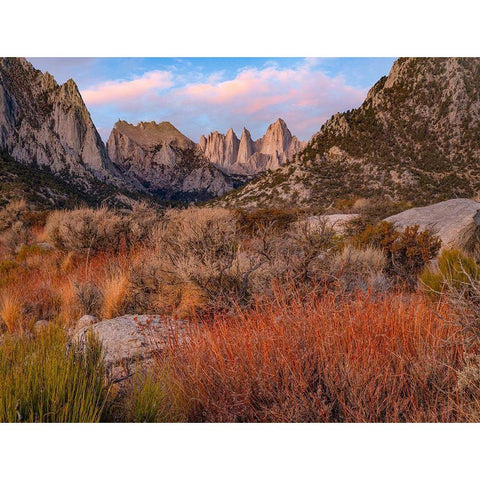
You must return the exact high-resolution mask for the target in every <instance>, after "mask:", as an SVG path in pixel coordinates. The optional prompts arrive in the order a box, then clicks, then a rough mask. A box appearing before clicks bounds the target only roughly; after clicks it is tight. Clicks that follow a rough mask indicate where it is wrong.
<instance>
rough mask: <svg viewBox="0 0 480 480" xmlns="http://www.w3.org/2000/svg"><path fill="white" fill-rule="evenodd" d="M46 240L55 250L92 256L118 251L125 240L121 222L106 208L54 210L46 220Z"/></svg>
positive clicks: (122, 220)
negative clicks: (101, 252)
mask: <svg viewBox="0 0 480 480" xmlns="http://www.w3.org/2000/svg"><path fill="white" fill-rule="evenodd" d="M45 231H46V235H47V238H48V240H49V241H50V242H51V243H52V245H54V246H55V247H56V248H58V249H59V250H62V251H64V252H77V253H81V254H91V253H92V254H93V253H96V252H100V251H112V250H118V248H119V247H120V245H121V242H122V240H123V239H124V237H125V233H126V227H125V221H124V219H123V218H122V217H121V216H119V215H117V214H116V213H114V212H113V211H111V210H108V209H107V208H101V209H98V210H94V209H90V208H80V209H77V210H71V211H55V212H53V213H52V214H51V215H50V216H49V217H48V219H47V223H46V225H45Z"/></svg>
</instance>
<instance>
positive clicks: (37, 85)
mask: <svg viewBox="0 0 480 480" xmlns="http://www.w3.org/2000/svg"><path fill="white" fill-rule="evenodd" d="M0 150H2V151H4V152H7V153H8V154H9V155H10V156H11V157H12V158H13V159H14V160H16V161H17V162H20V163H23V164H26V165H32V166H35V167H43V168H46V169H48V170H49V171H50V172H52V173H54V174H56V175H59V176H61V177H62V180H64V181H66V182H69V183H73V184H76V185H80V186H81V187H82V189H83V190H86V191H90V190H92V184H93V183H95V182H98V181H102V182H106V183H109V184H112V185H116V186H128V184H125V182H124V179H122V178H121V176H120V174H119V172H118V170H117V169H116V168H115V167H114V165H113V164H112V162H111V161H110V159H109V157H108V155H107V152H106V149H105V146H104V144H103V142H102V140H101V138H100V135H99V134H98V132H97V130H96V128H95V126H94V124H93V122H92V119H91V118H90V114H89V112H88V110H87V108H86V106H85V104H84V102H83V99H82V97H81V95H80V92H79V91H78V88H77V86H76V84H75V82H74V81H73V80H68V81H67V82H66V83H64V84H63V85H58V84H57V82H56V81H55V79H54V78H53V77H52V75H50V74H49V73H48V72H47V73H45V74H43V73H42V72H41V71H39V70H36V69H35V68H34V67H33V66H32V65H31V64H30V63H29V62H28V61H27V60H25V59H23V58H3V59H1V60H0Z"/></svg>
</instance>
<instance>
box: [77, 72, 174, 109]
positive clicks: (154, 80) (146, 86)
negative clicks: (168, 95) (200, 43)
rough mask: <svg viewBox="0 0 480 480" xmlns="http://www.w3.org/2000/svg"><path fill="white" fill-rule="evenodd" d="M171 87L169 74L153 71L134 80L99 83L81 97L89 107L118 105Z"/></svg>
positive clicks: (83, 92) (170, 75) (85, 91)
mask: <svg viewBox="0 0 480 480" xmlns="http://www.w3.org/2000/svg"><path fill="white" fill-rule="evenodd" d="M172 85H173V81H172V74H171V73H170V72H164V71H160V70H153V71H151V72H147V73H145V74H144V75H143V76H142V77H139V78H136V79H134V80H116V81H110V82H104V83H101V84H99V85H96V86H95V87H93V88H91V89H88V90H83V91H82V96H83V98H84V100H85V102H86V103H87V104H90V105H99V104H108V103H118V102H122V101H125V100H132V99H135V98H138V97H141V96H143V95H145V94H147V93H151V92H153V91H155V90H164V89H166V88H168V87H171V86H172Z"/></svg>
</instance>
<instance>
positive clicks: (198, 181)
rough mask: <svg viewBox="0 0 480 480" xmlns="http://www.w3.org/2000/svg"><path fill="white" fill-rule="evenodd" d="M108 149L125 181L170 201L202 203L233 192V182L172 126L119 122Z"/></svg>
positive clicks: (114, 128) (113, 131) (112, 133)
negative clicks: (196, 201) (127, 179)
mask: <svg viewBox="0 0 480 480" xmlns="http://www.w3.org/2000/svg"><path fill="white" fill-rule="evenodd" d="M107 149H108V154H109V156H110V158H111V159H112V161H113V163H114V164H115V165H116V166H117V167H118V168H119V170H120V171H121V172H122V174H123V175H124V176H125V177H127V178H130V179H132V181H136V182H139V183H140V184H141V185H142V186H143V187H144V188H146V189H147V190H148V191H149V192H151V193H153V194H157V195H161V196H163V197H164V198H166V199H169V200H182V199H184V200H187V199H190V200H202V199H207V198H212V197H215V196H218V195H222V194H224V193H226V192H228V191H229V190H231V189H232V188H233V185H232V182H231V180H230V178H229V177H228V176H227V175H225V174H224V173H223V172H222V171H220V170H219V169H218V168H216V167H215V166H214V165H213V164H211V163H210V162H209V161H208V160H207V159H206V158H205V157H204V155H203V154H202V152H201V150H200V149H199V148H198V146H197V145H196V144H195V143H194V142H193V141H192V140H190V139H189V138H187V137H186V136H185V135H183V134H182V133H181V132H179V131H178V130H177V129H176V128H175V127H174V126H173V125H172V124H171V123H169V122H162V123H158V124H157V123H155V122H140V123H139V124H138V125H131V124H129V123H127V122H125V121H121V120H119V121H118V122H117V123H116V124H115V125H114V127H113V130H112V132H111V134H110V137H109V139H108V142H107Z"/></svg>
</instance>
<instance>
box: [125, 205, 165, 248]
mask: <svg viewBox="0 0 480 480" xmlns="http://www.w3.org/2000/svg"><path fill="white" fill-rule="evenodd" d="M158 220H159V215H158V212H157V211H156V210H155V209H153V208H152V207H150V206H149V205H148V204H147V203H145V202H140V203H135V205H134V206H133V208H132V211H131V213H130V214H129V215H128V217H127V219H126V221H127V225H128V234H127V243H128V246H130V247H132V246H134V245H137V244H139V243H145V242H149V241H151V236H152V231H153V229H154V228H155V225H156V224H157V222H158Z"/></svg>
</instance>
